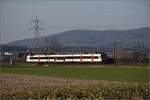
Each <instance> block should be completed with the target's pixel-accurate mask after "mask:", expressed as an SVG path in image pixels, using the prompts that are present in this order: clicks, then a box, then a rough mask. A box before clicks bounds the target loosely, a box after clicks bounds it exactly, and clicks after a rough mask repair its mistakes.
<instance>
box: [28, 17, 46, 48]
mask: <svg viewBox="0 0 150 100" xmlns="http://www.w3.org/2000/svg"><path fill="white" fill-rule="evenodd" d="M41 26H42V21H41V20H39V19H38V18H37V16H36V17H35V18H34V19H33V20H32V21H31V28H29V30H33V33H34V39H33V44H34V45H33V48H34V49H39V37H40V35H39V34H40V31H41V30H43V31H44V28H42V27H41Z"/></svg>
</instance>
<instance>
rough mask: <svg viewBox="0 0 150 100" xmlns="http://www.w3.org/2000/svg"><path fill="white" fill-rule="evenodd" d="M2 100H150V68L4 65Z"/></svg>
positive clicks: (0, 81) (0, 95)
mask: <svg viewBox="0 0 150 100" xmlns="http://www.w3.org/2000/svg"><path fill="white" fill-rule="evenodd" d="M0 83H1V88H0V97H1V100H6V99H8V100H95V99H97V100H120V99H121V100H122V99H123V100H149V99H150V97H149V95H150V91H149V87H150V83H149V67H147V66H118V67H114V66H113V65H72V64H69V65H61V64H52V65H50V66H45V65H13V66H1V75H0Z"/></svg>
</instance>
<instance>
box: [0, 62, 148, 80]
mask: <svg viewBox="0 0 150 100" xmlns="http://www.w3.org/2000/svg"><path fill="white" fill-rule="evenodd" d="M1 74H23V75H35V76H49V77H62V78H69V79H70V78H71V79H90V80H109V81H127V82H148V81H149V68H148V67H137V66H127V67H126V66H123V67H118V68H114V67H113V66H103V65H55V64H54V65H50V66H21V65H20V66H5V67H3V66H2V67H1Z"/></svg>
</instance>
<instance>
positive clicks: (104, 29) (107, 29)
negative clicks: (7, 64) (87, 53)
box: [0, 27, 150, 45]
mask: <svg viewBox="0 0 150 100" xmlns="http://www.w3.org/2000/svg"><path fill="white" fill-rule="evenodd" d="M145 28H148V29H150V27H139V28H133V29H104V30H89V29H80V30H79V29H76V30H66V31H62V32H58V33H54V34H49V35H44V36H40V37H39V38H42V37H46V36H52V35H57V34H62V33H63V32H69V31H130V30H138V29H145ZM27 39H34V37H31V38H25V39H19V40H14V41H10V42H7V43H3V44H0V45H5V44H9V43H12V42H16V41H22V40H27Z"/></svg>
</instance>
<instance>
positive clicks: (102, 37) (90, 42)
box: [6, 27, 150, 48]
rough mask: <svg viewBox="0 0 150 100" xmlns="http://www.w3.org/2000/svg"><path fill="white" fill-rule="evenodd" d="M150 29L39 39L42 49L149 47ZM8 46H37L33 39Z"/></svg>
mask: <svg viewBox="0 0 150 100" xmlns="http://www.w3.org/2000/svg"><path fill="white" fill-rule="evenodd" d="M149 36H150V28H147V27H145V28H139V29H130V30H103V31H99V30H71V31H65V32H61V33H57V34H54V35H49V36H43V37H40V39H39V42H38V43H39V44H40V45H39V46H40V47H47V44H48V39H49V44H51V45H54V44H56V42H57V43H59V44H60V45H61V47H94V48H111V47H112V46H113V43H114V42H119V43H121V44H124V47H134V46H136V45H137V44H138V43H144V45H145V46H147V47H148V44H149ZM6 45H11V46H13V45H15V46H26V47H28V48H32V47H33V46H34V45H35V41H34V40H33V39H25V40H18V41H14V42H10V43H8V44H6Z"/></svg>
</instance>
